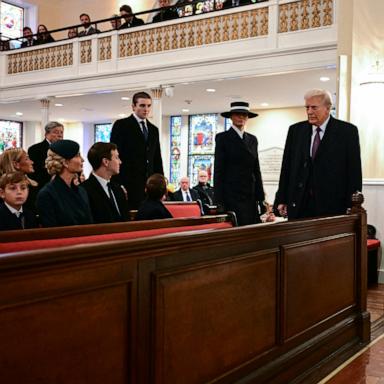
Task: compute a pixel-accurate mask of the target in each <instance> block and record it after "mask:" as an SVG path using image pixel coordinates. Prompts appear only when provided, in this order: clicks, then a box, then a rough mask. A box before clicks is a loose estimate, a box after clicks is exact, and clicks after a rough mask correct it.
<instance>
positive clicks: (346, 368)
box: [319, 284, 384, 384]
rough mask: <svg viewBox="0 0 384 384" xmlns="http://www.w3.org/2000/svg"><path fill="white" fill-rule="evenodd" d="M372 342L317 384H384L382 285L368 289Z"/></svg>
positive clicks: (383, 289)
mask: <svg viewBox="0 0 384 384" xmlns="http://www.w3.org/2000/svg"><path fill="white" fill-rule="evenodd" d="M367 307H368V311H369V312H370V313H371V322H372V342H371V344H370V345H369V346H368V347H366V348H364V349H363V350H362V351H360V352H359V353H358V354H357V355H355V356H354V357H352V358H351V359H349V360H348V361H347V362H346V363H345V364H343V365H342V366H341V367H339V368H338V369H337V370H336V371H335V372H333V373H332V374H331V375H329V376H328V377H327V378H325V379H323V380H322V381H320V382H319V384H323V383H327V384H384V332H383V331H384V284H377V285H376V286H372V287H370V288H369V289H368V303H367Z"/></svg>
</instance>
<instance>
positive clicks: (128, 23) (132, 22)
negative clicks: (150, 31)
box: [119, 4, 144, 29]
mask: <svg viewBox="0 0 384 384" xmlns="http://www.w3.org/2000/svg"><path fill="white" fill-rule="evenodd" d="M119 11H120V16H124V20H125V22H124V23H123V24H121V26H120V28H119V29H126V28H132V27H138V26H140V25H144V20H142V19H139V18H137V17H136V16H135V15H134V14H133V13H132V8H131V7H130V6H129V5H126V4H124V5H122V6H121V7H120V10H119Z"/></svg>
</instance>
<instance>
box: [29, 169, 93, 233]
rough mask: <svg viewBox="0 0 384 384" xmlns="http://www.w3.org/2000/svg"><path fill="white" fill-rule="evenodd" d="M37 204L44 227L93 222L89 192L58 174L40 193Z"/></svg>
mask: <svg viewBox="0 0 384 384" xmlns="http://www.w3.org/2000/svg"><path fill="white" fill-rule="evenodd" d="M36 206H37V209H38V212H39V215H40V222H41V224H42V225H43V227H61V226H67V225H81V224H92V223H93V219H92V213H91V208H90V206H89V201H88V195H87V192H86V191H85V190H84V189H83V188H79V187H76V186H75V185H73V184H72V185H71V187H69V186H68V185H67V184H66V183H65V182H64V180H63V179H62V178H61V177H60V176H58V175H56V176H55V178H54V179H53V180H52V181H50V182H49V183H48V184H46V185H45V186H44V187H43V188H42V189H41V190H40V192H39V193H38V195H37V200H36Z"/></svg>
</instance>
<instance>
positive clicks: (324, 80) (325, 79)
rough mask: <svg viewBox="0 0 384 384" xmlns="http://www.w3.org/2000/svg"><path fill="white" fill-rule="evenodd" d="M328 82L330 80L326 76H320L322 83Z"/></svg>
mask: <svg viewBox="0 0 384 384" xmlns="http://www.w3.org/2000/svg"><path fill="white" fill-rule="evenodd" d="M329 80H331V79H330V78H329V77H328V76H321V77H320V81H322V82H323V83H326V82H327V81H329Z"/></svg>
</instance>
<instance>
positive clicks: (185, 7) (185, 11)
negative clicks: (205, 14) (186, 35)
mask: <svg viewBox="0 0 384 384" xmlns="http://www.w3.org/2000/svg"><path fill="white" fill-rule="evenodd" d="M193 1H194V0H178V1H177V3H176V5H180V7H178V8H177V13H178V15H179V17H185V16H192V15H194V14H195V13H196V8H197V4H188V3H193Z"/></svg>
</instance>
